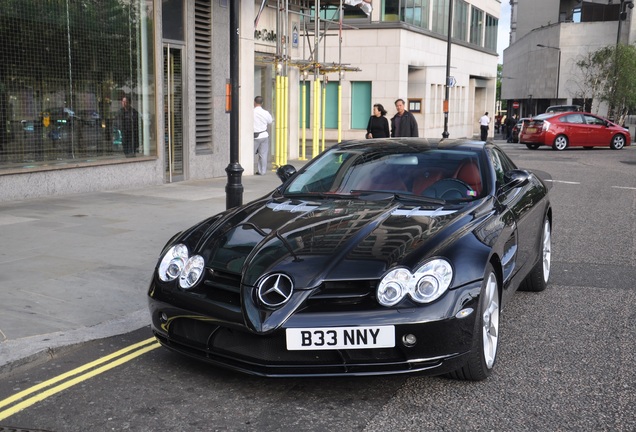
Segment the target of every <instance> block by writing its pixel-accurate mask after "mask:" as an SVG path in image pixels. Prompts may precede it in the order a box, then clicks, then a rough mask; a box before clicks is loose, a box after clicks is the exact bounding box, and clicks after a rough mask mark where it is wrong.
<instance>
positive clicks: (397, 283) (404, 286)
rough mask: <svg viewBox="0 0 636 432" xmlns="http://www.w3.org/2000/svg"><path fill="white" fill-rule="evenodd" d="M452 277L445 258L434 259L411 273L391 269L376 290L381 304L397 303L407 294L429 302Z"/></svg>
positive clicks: (400, 269) (447, 285) (444, 287)
mask: <svg viewBox="0 0 636 432" xmlns="http://www.w3.org/2000/svg"><path fill="white" fill-rule="evenodd" d="M452 279H453V268H452V267H451V265H450V263H449V262H448V261H446V260H445V259H434V260H432V261H429V262H427V263H425V264H424V265H423V266H421V267H420V268H418V269H417V270H416V271H415V273H411V272H410V271H409V270H407V269H405V268H398V269H393V270H391V271H390V272H388V273H387V274H386V275H385V276H384V277H383V278H382V280H381V281H380V284H379V285H378V289H377V291H376V294H377V299H378V302H379V303H380V304H381V305H382V306H393V305H396V304H398V303H399V302H400V301H402V299H403V298H404V297H405V296H406V295H407V294H408V295H409V296H410V297H411V298H412V299H413V300H414V301H416V302H418V303H430V302H432V301H433V300H435V299H437V298H439V297H440V296H441V295H442V294H444V293H445V292H446V290H447V289H448V287H449V286H450V284H451V281H452Z"/></svg>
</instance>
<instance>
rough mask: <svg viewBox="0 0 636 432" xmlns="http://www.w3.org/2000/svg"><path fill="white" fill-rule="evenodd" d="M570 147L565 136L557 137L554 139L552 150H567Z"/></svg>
mask: <svg viewBox="0 0 636 432" xmlns="http://www.w3.org/2000/svg"><path fill="white" fill-rule="evenodd" d="M567 146H568V139H567V137H566V136H565V135H559V136H558V137H556V138H555V139H554V144H553V145H552V148H553V149H555V150H559V151H561V150H565V148H566V147H567Z"/></svg>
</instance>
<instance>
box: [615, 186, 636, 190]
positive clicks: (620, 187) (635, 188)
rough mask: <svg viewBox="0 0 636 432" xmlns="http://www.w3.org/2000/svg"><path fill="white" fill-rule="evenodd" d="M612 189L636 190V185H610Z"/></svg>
mask: <svg viewBox="0 0 636 432" xmlns="http://www.w3.org/2000/svg"><path fill="white" fill-rule="evenodd" d="M612 187H613V188H614V189H628V190H636V187H629V186H612Z"/></svg>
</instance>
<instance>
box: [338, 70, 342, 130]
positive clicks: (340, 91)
mask: <svg viewBox="0 0 636 432" xmlns="http://www.w3.org/2000/svg"><path fill="white" fill-rule="evenodd" d="M338 142H342V80H340V79H338Z"/></svg>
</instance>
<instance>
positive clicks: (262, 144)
mask: <svg viewBox="0 0 636 432" xmlns="http://www.w3.org/2000/svg"><path fill="white" fill-rule="evenodd" d="M273 121H274V119H272V115H271V114H270V113H269V112H268V111H267V110H265V109H264V108H263V97H262V96H256V97H255V98H254V154H255V155H256V174H258V175H265V173H266V172H267V158H268V156H269V134H268V133H267V126H269V125H270V124H272V122H273Z"/></svg>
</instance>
